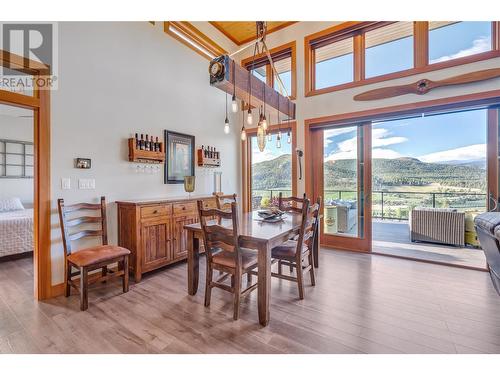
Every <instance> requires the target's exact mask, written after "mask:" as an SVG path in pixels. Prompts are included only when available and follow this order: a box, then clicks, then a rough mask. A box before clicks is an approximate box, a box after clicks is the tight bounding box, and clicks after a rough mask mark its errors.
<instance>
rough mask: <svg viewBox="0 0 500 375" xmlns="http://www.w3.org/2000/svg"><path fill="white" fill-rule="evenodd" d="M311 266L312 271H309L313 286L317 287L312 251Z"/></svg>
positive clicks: (310, 256)
mask: <svg viewBox="0 0 500 375" xmlns="http://www.w3.org/2000/svg"><path fill="white" fill-rule="evenodd" d="M309 265H310V266H311V269H310V270H309V275H310V276H311V285H312V286H315V285H316V277H315V275H314V260H313V254H312V251H310V252H309Z"/></svg>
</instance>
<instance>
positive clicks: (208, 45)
mask: <svg viewBox="0 0 500 375" xmlns="http://www.w3.org/2000/svg"><path fill="white" fill-rule="evenodd" d="M170 27H172V28H174V29H176V31H177V33H175V32H173V31H172V30H171V29H170ZM163 31H164V32H165V33H166V34H168V35H170V36H171V37H172V38H174V39H177V40H178V41H179V42H181V43H182V44H184V45H185V46H187V47H189V48H190V49H192V50H193V51H195V52H196V53H198V54H199V55H200V56H203V57H204V58H206V59H207V60H209V61H211V60H212V59H214V58H216V57H218V56H221V55H226V54H227V51H226V50H224V49H223V48H222V47H221V46H219V45H218V44H217V43H215V42H214V41H213V40H212V39H210V38H209V37H208V36H206V35H205V34H203V33H202V32H201V31H199V30H198V29H197V28H196V27H194V26H193V25H192V24H191V23H189V22H187V21H165V22H164V23H163ZM179 34H182V36H180V35H179ZM186 39H187V40H186ZM188 40H189V41H188ZM195 45H197V46H198V47H195ZM203 50H205V51H207V52H208V53H211V54H212V55H213V56H210V55H208V54H206V53H204V52H203Z"/></svg>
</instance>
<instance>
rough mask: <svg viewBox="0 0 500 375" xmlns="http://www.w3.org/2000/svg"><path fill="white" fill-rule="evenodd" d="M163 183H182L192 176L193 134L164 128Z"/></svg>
mask: <svg viewBox="0 0 500 375" xmlns="http://www.w3.org/2000/svg"><path fill="white" fill-rule="evenodd" d="M165 145H166V147H165V184H183V183H184V177H185V176H194V147H195V143H194V135H188V134H182V133H177V132H172V131H168V130H165Z"/></svg>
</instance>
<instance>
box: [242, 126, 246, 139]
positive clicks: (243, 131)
mask: <svg viewBox="0 0 500 375" xmlns="http://www.w3.org/2000/svg"><path fill="white" fill-rule="evenodd" d="M241 140H242V141H246V140H247V132H246V130H245V128H241Z"/></svg>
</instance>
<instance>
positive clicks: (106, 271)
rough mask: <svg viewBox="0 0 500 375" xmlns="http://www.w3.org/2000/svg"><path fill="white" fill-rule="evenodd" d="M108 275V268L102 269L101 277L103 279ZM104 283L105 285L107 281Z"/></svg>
mask: <svg viewBox="0 0 500 375" xmlns="http://www.w3.org/2000/svg"><path fill="white" fill-rule="evenodd" d="M107 274H108V266H104V267H102V269H101V276H102V277H106V275H107ZM102 282H103V283H105V282H106V280H103V281H102Z"/></svg>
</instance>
